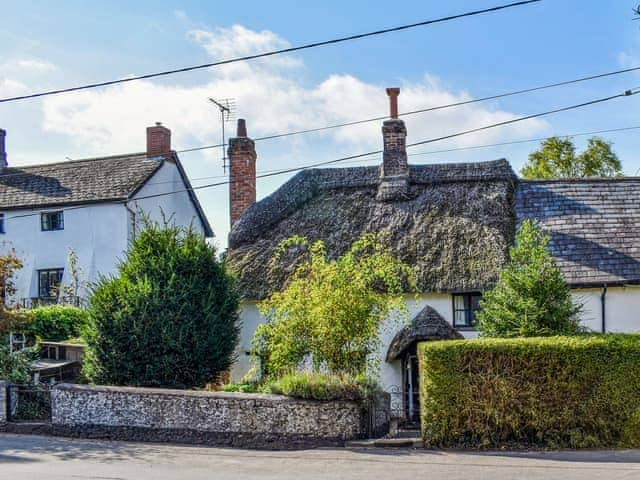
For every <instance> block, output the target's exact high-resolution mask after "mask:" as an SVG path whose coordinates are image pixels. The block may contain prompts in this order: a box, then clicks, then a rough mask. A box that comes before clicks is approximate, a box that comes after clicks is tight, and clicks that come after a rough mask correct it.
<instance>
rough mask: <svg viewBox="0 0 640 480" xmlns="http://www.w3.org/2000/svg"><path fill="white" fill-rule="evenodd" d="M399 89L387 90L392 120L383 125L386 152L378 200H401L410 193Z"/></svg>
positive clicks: (405, 136)
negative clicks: (399, 110) (399, 104)
mask: <svg viewBox="0 0 640 480" xmlns="http://www.w3.org/2000/svg"><path fill="white" fill-rule="evenodd" d="M399 94H400V89H399V88H387V95H389V111H390V116H391V119H390V120H385V122H384V123H383V124H382V140H383V145H384V152H383V154H382V166H381V167H380V185H379V186H378V195H377V198H378V200H382V201H387V200H389V201H390V200H400V199H403V198H407V196H408V193H409V165H408V163H407V147H406V138H407V127H405V125H404V122H403V121H402V120H399V119H398V95H399Z"/></svg>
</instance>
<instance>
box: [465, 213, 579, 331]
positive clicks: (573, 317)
mask: <svg viewBox="0 0 640 480" xmlns="http://www.w3.org/2000/svg"><path fill="white" fill-rule="evenodd" d="M548 244H549V237H548V236H547V235H544V234H543V233H542V231H541V229H540V226H539V225H538V223H537V222H532V221H529V220H525V221H524V222H523V223H522V225H521V226H520V228H519V230H518V233H517V235H516V244H515V246H514V247H511V248H510V249H509V263H508V264H507V265H506V266H505V267H504V268H503V269H502V271H501V272H500V280H499V282H498V284H497V285H496V286H495V288H494V289H493V290H490V291H488V292H485V293H484V294H483V299H482V300H481V301H480V306H481V307H482V310H480V311H479V312H478V313H477V314H476V316H477V319H478V330H480V332H481V334H482V336H484V337H541V336H550V335H573V334H576V333H578V332H580V326H579V321H580V320H579V318H578V315H579V313H580V312H581V311H582V307H581V306H580V305H577V304H574V302H573V298H572V296H571V290H570V289H569V286H568V285H567V283H566V282H565V280H564V277H563V276H562V271H561V270H560V268H558V266H557V265H556V262H555V260H554V258H553V257H552V256H551V254H550V253H549V250H548V248H547V246H548Z"/></svg>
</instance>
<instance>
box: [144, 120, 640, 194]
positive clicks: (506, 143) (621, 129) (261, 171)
mask: <svg viewBox="0 0 640 480" xmlns="http://www.w3.org/2000/svg"><path fill="white" fill-rule="evenodd" d="M639 129H640V125H637V126H632V127H620V128H609V129H606V130H592V131H589V132H576V133H565V134H556V135H550V136H547V137H537V138H528V139H523V140H511V141H508V142H498V143H487V144H482V145H468V146H466V147H454V148H446V149H442V150H430V151H426V152H414V153H408V154H407V155H408V156H410V157H413V156H421V155H434V154H438V153H449V152H458V151H464V150H475V149H479V148H490V147H501V146H505V145H516V144H520V143H532V142H541V141H543V140H548V139H549V138H552V137H561V138H569V137H582V136H586V135H598V134H600V133H615V132H624V131H629V130H639ZM371 160H375V159H371ZM371 160H366V161H371ZM344 163H355V161H345V162H344ZM277 171H279V169H271V170H258V172H257V173H271V172H277ZM214 178H228V175H209V176H206V177H195V178H192V179H191V181H192V182H197V181H200V180H211V179H214ZM165 183H173V181H164V182H150V183H148V184H147V185H159V184H165Z"/></svg>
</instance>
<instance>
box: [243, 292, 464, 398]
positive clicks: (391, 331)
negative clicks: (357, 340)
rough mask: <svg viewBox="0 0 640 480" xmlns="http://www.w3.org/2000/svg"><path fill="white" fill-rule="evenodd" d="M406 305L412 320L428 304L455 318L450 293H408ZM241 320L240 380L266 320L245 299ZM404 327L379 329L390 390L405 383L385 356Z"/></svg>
mask: <svg viewBox="0 0 640 480" xmlns="http://www.w3.org/2000/svg"><path fill="white" fill-rule="evenodd" d="M405 300H406V303H407V308H408V310H409V319H412V318H413V317H415V316H416V315H417V314H418V313H419V312H420V310H422V309H423V308H424V307H425V306H426V305H429V306H431V307H432V308H434V309H435V310H436V311H437V312H438V313H439V314H440V315H442V317H443V318H444V319H445V320H447V321H448V322H449V323H451V322H452V321H453V303H452V300H451V295H449V294H437V293H433V294H421V295H419V296H414V295H407V296H406V298H405ZM240 318H241V321H242V330H241V333H240V342H239V344H238V349H237V355H238V359H237V361H236V363H235V364H234V366H233V367H232V369H231V380H232V381H234V382H239V381H240V380H242V378H243V377H244V375H246V374H247V372H249V370H250V368H251V367H252V366H253V365H255V362H256V360H255V359H253V358H251V357H249V356H247V355H246V352H248V351H250V350H251V340H252V338H253V333H254V332H255V330H256V328H257V326H258V325H259V324H260V323H262V322H264V321H265V319H264V317H262V315H260V312H259V311H258V308H257V306H256V303H255V302H243V303H242V306H241V311H240ZM403 327H404V324H403V323H401V322H398V321H393V320H391V319H387V321H385V322H384V324H383V325H382V326H381V329H380V340H381V344H380V350H379V352H378V356H379V358H380V359H381V361H380V372H379V381H380V384H381V385H382V387H383V389H385V390H386V391H389V390H390V389H391V387H392V386H398V385H401V383H402V371H401V362H400V361H399V360H398V361H395V362H393V363H387V362H386V361H385V360H384V359H385V358H386V355H387V350H388V349H389V345H390V344H391V341H392V340H393V337H394V336H395V335H396V333H397V332H398V331H399V330H400V329H402V328H403ZM464 334H465V335H466V336H470V337H473V336H475V335H476V334H475V332H464Z"/></svg>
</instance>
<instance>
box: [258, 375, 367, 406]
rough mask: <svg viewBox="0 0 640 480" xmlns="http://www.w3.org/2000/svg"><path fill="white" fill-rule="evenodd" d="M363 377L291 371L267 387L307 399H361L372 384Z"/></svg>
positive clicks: (271, 390) (290, 395)
mask: <svg viewBox="0 0 640 480" xmlns="http://www.w3.org/2000/svg"><path fill="white" fill-rule="evenodd" d="M362 378H363V377H360V378H354V377H352V376H349V375H331V374H322V373H312V372H299V373H290V374H287V375H283V376H281V377H280V378H278V379H277V380H275V381H272V382H270V383H269V384H268V386H267V389H268V391H270V392H271V393H277V394H280V395H287V396H289V397H295V398H304V399H307V400H325V401H326V400H352V401H360V400H362V399H363V398H364V396H365V395H366V394H367V391H366V389H367V387H369V386H370V384H369V382H367V381H365V380H363V379H362Z"/></svg>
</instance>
